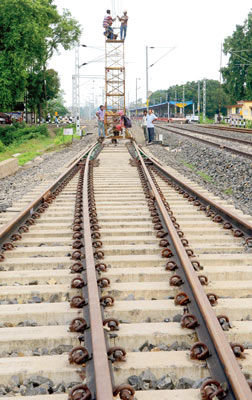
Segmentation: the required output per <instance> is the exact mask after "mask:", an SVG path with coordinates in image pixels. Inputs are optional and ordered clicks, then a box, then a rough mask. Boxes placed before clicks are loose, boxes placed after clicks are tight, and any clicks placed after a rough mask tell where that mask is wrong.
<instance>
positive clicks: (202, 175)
mask: <svg viewBox="0 0 252 400" xmlns="http://www.w3.org/2000/svg"><path fill="white" fill-rule="evenodd" d="M182 164H183V165H184V166H185V167H187V168H190V169H191V170H192V171H193V172H195V174H197V175H199V176H201V178H203V179H204V180H205V181H207V182H211V181H212V180H213V178H212V177H211V176H209V175H207V174H205V172H202V171H197V169H196V166H195V165H193V164H190V163H187V162H185V161H183V160H182Z"/></svg>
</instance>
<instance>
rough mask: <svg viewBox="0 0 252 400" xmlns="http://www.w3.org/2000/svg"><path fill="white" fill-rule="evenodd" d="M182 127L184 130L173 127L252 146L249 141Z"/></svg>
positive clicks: (176, 127)
mask: <svg viewBox="0 0 252 400" xmlns="http://www.w3.org/2000/svg"><path fill="white" fill-rule="evenodd" d="M182 126H183V128H181V127H179V126H173V129H174V128H175V129H181V130H184V131H187V132H191V133H196V134H197V135H203V136H204V135H206V136H209V137H214V138H217V139H223V140H228V141H230V142H236V143H240V144H247V145H249V146H252V142H250V141H249V140H245V139H238V138H233V137H227V136H221V135H217V134H215V133H209V132H204V131H194V130H192V129H190V128H188V127H186V126H184V125H182ZM166 127H167V126H166ZM167 128H168V127H167ZM200 128H206V129H207V128H208V127H203V126H200Z"/></svg>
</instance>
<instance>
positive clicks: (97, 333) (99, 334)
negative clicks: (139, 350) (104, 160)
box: [83, 151, 113, 400]
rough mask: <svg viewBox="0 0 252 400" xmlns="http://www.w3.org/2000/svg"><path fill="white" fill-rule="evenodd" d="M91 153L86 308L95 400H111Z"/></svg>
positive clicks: (85, 190) (86, 226) (86, 220)
mask: <svg viewBox="0 0 252 400" xmlns="http://www.w3.org/2000/svg"><path fill="white" fill-rule="evenodd" d="M91 153H92V151H90V152H89V155H88V157H87V160H86V165H85V171H84V183H83V203H84V214H83V215H84V243H85V261H86V277H87V291H88V306H89V317H90V329H91V339H92V351H93V362H94V372H95V377H94V378H95V386H96V397H95V398H96V399H97V400H112V399H113V388H112V380H111V375H110V368H109V361H108V355H107V347H106V342H105V335H104V328H103V320H102V314H101V304H100V297H99V290H98V285H97V276H96V269H95V261H94V255H93V244H92V239H91V228H90V220H89V207H88V172H89V162H90V157H91Z"/></svg>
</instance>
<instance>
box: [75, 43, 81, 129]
mask: <svg viewBox="0 0 252 400" xmlns="http://www.w3.org/2000/svg"><path fill="white" fill-rule="evenodd" d="M75 83H76V134H77V135H80V57H79V43H77V44H76V46H75Z"/></svg>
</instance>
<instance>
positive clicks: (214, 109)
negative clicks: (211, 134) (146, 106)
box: [149, 79, 230, 117]
mask: <svg viewBox="0 0 252 400" xmlns="http://www.w3.org/2000/svg"><path fill="white" fill-rule="evenodd" d="M200 87H201V95H200V96H201V102H200V103H201V105H200V108H201V110H202V100H203V94H202V87H203V81H200ZM206 90H207V96H206V115H207V116H208V117H213V116H214V114H216V113H218V112H219V105H220V109H221V112H222V113H225V114H226V108H225V106H227V105H228V104H230V97H229V95H228V94H226V92H225V90H224V87H223V85H221V84H220V83H219V81H216V80H213V79H207V80H206ZM184 93H185V97H184V100H185V101H190V100H192V101H193V103H194V104H195V110H196V108H197V106H196V105H197V102H198V82H195V81H193V82H187V83H186V84H185V85H184ZM168 98H169V100H175V99H177V100H178V101H182V99H183V85H174V86H171V87H169V88H168V89H167V90H157V91H155V92H154V93H152V95H151V96H150V99H149V100H150V105H152V104H155V103H156V104H157V103H160V102H165V101H167V99H168ZM190 112H192V106H187V107H186V113H188V114H189V113H190Z"/></svg>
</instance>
